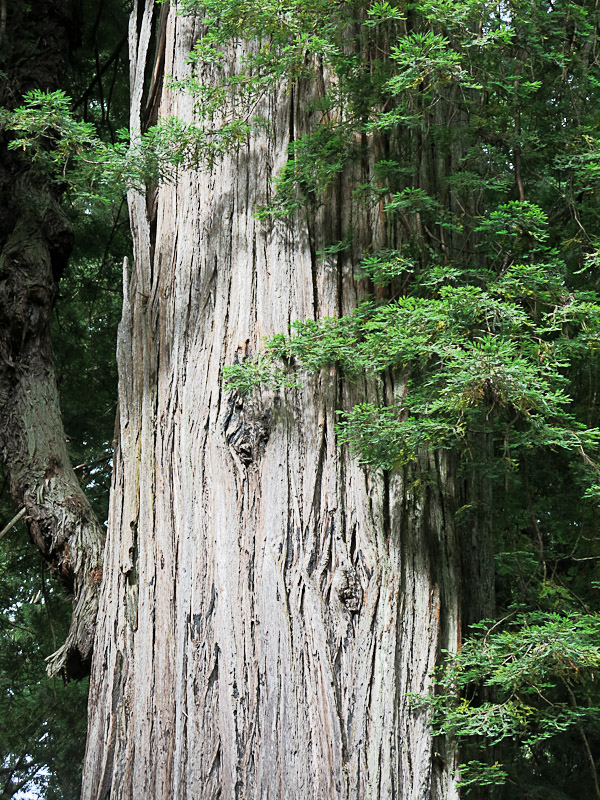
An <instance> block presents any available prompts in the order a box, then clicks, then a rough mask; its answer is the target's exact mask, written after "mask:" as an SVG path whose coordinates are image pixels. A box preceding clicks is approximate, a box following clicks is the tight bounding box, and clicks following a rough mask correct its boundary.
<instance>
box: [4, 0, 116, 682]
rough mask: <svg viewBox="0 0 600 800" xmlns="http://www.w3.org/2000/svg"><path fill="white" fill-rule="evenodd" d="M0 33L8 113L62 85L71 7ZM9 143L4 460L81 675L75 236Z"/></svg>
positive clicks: (87, 575)
mask: <svg viewBox="0 0 600 800" xmlns="http://www.w3.org/2000/svg"><path fill="white" fill-rule="evenodd" d="M40 31H44V37H43V40H42V41H40ZM3 34H4V36H3V40H2V46H3V53H4V55H5V61H4V63H3V71H4V77H3V81H2V85H1V88H0V97H1V103H2V105H3V106H4V107H8V108H14V107H15V106H16V105H17V104H18V103H19V102H20V100H21V98H22V96H23V94H24V92H26V91H28V90H31V89H43V90H48V91H54V90H56V89H58V88H59V87H61V86H63V85H64V80H65V75H66V67H67V63H68V57H69V53H70V50H71V47H72V45H73V42H74V39H75V38H76V36H77V25H76V23H75V15H74V11H73V8H71V6H70V4H69V3H65V2H60V1H59V0H57V1H56V2H47V1H45V2H34V3H32V4H31V8H26V7H24V8H21V7H19V6H18V4H12V5H10V6H9V8H8V11H7V17H6V28H5V30H4V31H3ZM7 144H8V137H7V135H6V132H5V131H0V149H1V151H2V159H1V161H0V163H1V166H0V408H1V409H2V413H1V415H0V453H1V455H2V458H3V461H4V463H5V465H6V468H7V470H8V474H9V478H10V488H11V494H12V496H13V498H14V500H15V503H16V504H17V506H18V508H25V521H26V522H27V524H28V528H29V533H30V536H31V538H32V540H33V542H34V543H35V544H36V545H37V547H38V548H39V549H40V551H41V552H42V554H43V555H44V557H45V558H46V559H47V561H48V563H49V565H50V567H51V569H52V571H53V572H54V573H55V574H56V575H57V576H58V577H59V578H60V579H61V580H62V582H63V584H64V585H65V586H66V587H67V589H68V590H69V591H70V592H72V593H73V595H74V610H73V619H72V623H71V627H70V630H69V634H68V639H67V641H66V643H65V644H64V645H63V647H62V648H61V649H60V650H59V651H58V652H57V653H55V654H54V655H53V656H52V658H51V660H50V665H49V670H50V671H51V672H58V671H60V670H62V671H64V672H65V673H66V674H67V675H70V676H75V677H80V676H81V675H83V674H85V673H86V672H87V671H89V663H90V660H91V653H92V646H93V639H94V626H95V620H96V613H97V607H98V590H99V584H100V580H101V575H102V567H101V564H102V553H103V548H104V533H103V530H102V528H101V526H100V525H99V523H98V521H97V520H96V518H95V516H94V514H93V512H92V509H91V507H90V505H89V503H88V501H87V500H86V498H85V496H84V494H83V492H82V491H81V488H80V487H79V483H78V481H77V478H76V476H75V474H74V472H73V469H72V466H71V464H70V461H69V457H68V455H67V451H66V444H65V433H64V430H63V426H62V422H61V417H60V407H59V398H58V390H57V386H56V376H55V372H54V360H53V355H52V344H51V341H50V321H51V314H52V306H53V303H54V298H55V296H56V289H57V282H58V280H59V278H60V275H61V274H62V271H63V269H64V267H65V265H66V262H67V260H68V257H69V254H70V251H71V246H72V238H73V235H72V230H71V226H70V224H69V221H68V220H67V218H66V217H65V215H64V213H63V211H62V210H61V208H60V205H59V198H60V193H59V190H58V188H57V186H56V184H54V183H53V182H52V179H51V177H50V176H47V175H43V174H41V173H39V172H37V171H36V169H35V167H34V166H32V164H31V163H30V160H29V159H28V157H27V156H22V155H20V154H18V153H17V152H14V151H8V150H7Z"/></svg>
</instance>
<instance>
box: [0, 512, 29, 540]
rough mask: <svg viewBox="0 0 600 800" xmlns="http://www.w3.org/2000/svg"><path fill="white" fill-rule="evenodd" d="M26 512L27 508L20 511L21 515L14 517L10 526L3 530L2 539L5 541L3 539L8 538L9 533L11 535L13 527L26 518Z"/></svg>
mask: <svg viewBox="0 0 600 800" xmlns="http://www.w3.org/2000/svg"><path fill="white" fill-rule="evenodd" d="M26 511H27V509H26V508H25V507H23V508H22V509H21V510H20V511H19V513H18V514H15V516H14V517H13V518H12V519H11V521H10V522H9V523H8V525H7V526H6V528H2V530H1V531H0V539H3V538H4V537H5V536H6V534H7V533H9V531H10V530H11V528H12V527H13V525H16V524H17V522H18V521H19V520H20V519H21V518H22V517H24V516H25V512H26Z"/></svg>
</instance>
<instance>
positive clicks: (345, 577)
mask: <svg viewBox="0 0 600 800" xmlns="http://www.w3.org/2000/svg"><path fill="white" fill-rule="evenodd" d="M333 587H334V589H335V591H336V592H337V596H338V597H339V598H340V602H341V603H342V604H343V605H344V606H346V608H347V609H348V611H351V612H352V613H355V612H356V611H358V610H359V608H360V607H361V604H362V589H361V588H360V583H359V580H358V577H357V575H356V572H355V571H354V570H353V569H352V567H340V568H339V569H338V570H337V571H336V573H335V575H334V576H333Z"/></svg>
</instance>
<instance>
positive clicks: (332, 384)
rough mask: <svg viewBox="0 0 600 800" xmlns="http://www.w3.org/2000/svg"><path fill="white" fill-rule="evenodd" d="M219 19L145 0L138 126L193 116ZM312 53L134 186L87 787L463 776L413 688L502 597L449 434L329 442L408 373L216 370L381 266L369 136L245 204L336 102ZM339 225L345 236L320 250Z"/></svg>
mask: <svg viewBox="0 0 600 800" xmlns="http://www.w3.org/2000/svg"><path fill="white" fill-rule="evenodd" d="M348 24H349V25H350V24H351V23H348ZM205 30H206V29H205V28H203V27H202V25H201V24H200V21H199V17H198V16H194V15H181V14H177V13H176V11H175V9H174V8H168V7H167V6H162V8H161V10H160V11H157V9H156V8H155V7H154V4H153V2H151V0H147V1H146V2H145V3H135V7H134V11H133V14H132V18H131V25H130V56H131V97H132V106H131V130H132V135H133V136H134V137H135V136H136V134H139V133H141V132H143V131H144V130H145V129H146V127H147V126H148V125H149V124H150V123H152V122H153V121H154V120H155V119H157V118H169V117H177V118H178V119H179V120H183V121H184V122H187V123H192V122H193V121H194V120H195V119H196V115H197V113H198V112H197V106H196V99H195V97H194V95H193V93H190V92H186V91H181V90H180V89H179V88H178V87H177V86H176V85H175V82H176V81H177V80H182V79H184V78H186V77H189V75H190V65H189V54H190V50H191V48H192V46H193V45H194V42H195V39H196V37H198V35H199V34H200V33H202V32H203V31H205ZM348 30H349V31H350V30H351V29H350V28H349V29H348ZM352 47H354V45H352ZM253 52H256V45H255V44H247V43H242V42H241V41H238V43H237V44H236V43H235V42H234V43H233V44H230V45H229V49H228V51H227V53H228V56H227V57H228V61H227V64H226V65H225V67H224V72H223V68H222V67H220V66H216V67H215V66H211V65H210V64H207V65H206V66H204V67H202V68H201V72H200V75H201V82H202V84H203V86H204V87H206V86H211V85H212V86H215V85H216V84H217V83H218V82H219V81H221V80H222V78H223V74H227V73H229V74H231V73H232V72H234V71H235V69H236V66H239V65H240V64H243V62H244V58H245V57H246V56H247V55H248V54H249V53H253ZM307 58H308V59H309V61H310V64H309V67H310V68H309V69H307V70H306V71H305V70H301V71H300V74H299V75H298V77H296V78H294V77H293V76H292V77H289V76H288V77H282V78H281V79H280V80H275V81H273V82H271V84H270V85H269V87H268V89H267V90H266V91H265V92H264V93H262V94H261V95H260V96H259V97H258V98H257V99H256V103H257V104H258V105H257V108H256V109H255V112H256V115H257V116H260V117H261V118H262V120H263V123H262V125H261V126H257V127H256V129H254V130H253V131H251V132H250V133H249V134H248V140H247V143H245V142H242V143H241V144H240V145H239V146H237V147H235V148H229V149H228V151H227V152H226V153H225V154H224V155H222V156H221V157H219V158H212V159H211V163H210V164H209V165H208V167H207V166H206V165H205V166H204V167H203V168H202V169H191V168H189V169H182V170H181V171H180V173H179V175H178V176H177V179H176V181H174V182H171V183H170V184H163V185H160V186H158V187H156V188H154V189H152V190H151V191H149V192H147V194H146V195H145V196H144V195H142V194H140V193H138V192H136V191H131V192H130V195H129V203H130V214H131V222H132V230H133V237H134V251H135V258H134V263H133V265H132V268H131V273H130V272H129V270H128V268H127V265H126V266H125V268H124V276H123V285H124V311H123V318H122V322H121V326H120V331H119V341H118V362H119V372H120V383H119V391H120V405H119V419H118V428H117V439H116V453H115V471H114V480H113V490H112V501H111V511H110V519H109V538H108V543H107V549H106V557H105V566H104V581H103V590H102V597H101V605H100V613H99V626H98V630H97V637H96V644H95V656H94V667H93V673H92V683H91V693H90V706H89V708H90V721H89V734H88V747H87V757H86V765H85V771H84V781H83V795H82V796H83V797H84V798H108V797H112V798H117V797H118V798H128V797H131V798H134V797H141V796H144V797H157V798H158V797H167V796H172V797H174V798H183V797H190V798H191V797H194V798H210V797H218V796H226V797H233V796H235V797H245V798H249V797H257V798H271V797H272V798H275V797H286V798H292V797H294V798H298V799H299V800H300V798H302V799H304V798H308V797H328V798H351V797H353V798H359V797H360V798H364V797H370V798H390V797H403V798H415V800H416V799H417V798H419V799H421V798H424V797H431V798H434V797H435V798H446V799H447V800H448V799H449V798H452V797H455V796H457V790H456V787H455V778H454V777H453V776H452V769H453V767H454V766H455V761H454V754H453V751H452V750H451V749H448V750H446V749H445V748H444V746H443V744H442V743H440V744H438V745H437V746H436V747H435V748H434V746H433V739H432V734H431V732H430V730H429V727H428V715H427V713H426V712H425V711H424V710H422V709H421V710H419V709H418V708H415V707H413V706H412V704H411V700H410V694H411V693H415V694H421V693H423V692H426V691H427V689H428V687H430V685H431V680H432V671H433V668H434V666H435V664H436V662H437V660H438V657H439V654H440V651H441V650H442V649H447V650H451V651H452V650H454V649H455V648H456V647H457V645H458V643H459V640H460V636H461V626H462V623H463V618H464V617H465V616H467V617H469V619H473V618H478V616H479V615H480V614H481V613H484V612H485V611H490V610H491V606H492V597H491V589H490V586H491V577H490V576H491V575H492V567H491V564H490V558H491V548H490V544H489V536H488V531H487V528H486V527H485V525H484V526H483V527H482V528H481V529H480V530H479V529H475V530H473V529H472V528H471V529H465V530H464V531H463V533H462V537H459V534H458V532H457V529H456V526H455V522H454V512H455V510H456V508H457V506H458V505H460V504H462V502H463V501H462V499H461V495H462V493H463V491H464V489H463V486H462V484H461V486H458V485H457V482H456V477H455V470H456V459H455V458H454V457H453V456H452V455H449V454H447V453H444V452H441V451H440V452H438V453H434V452H431V453H428V454H423V455H421V456H420V457H419V459H420V468H421V471H422V473H426V474H427V475H428V479H427V480H419V479H418V478H417V477H416V476H415V474H413V473H411V472H410V471H406V470H404V471H403V470H399V471H394V472H391V473H390V472H385V473H382V472H377V471H375V470H373V471H369V470H367V469H366V468H365V467H363V466H361V465H360V464H359V463H358V461H357V460H356V459H355V458H354V457H352V456H351V455H350V454H349V453H348V452H346V451H345V450H342V451H340V450H339V449H338V447H337V444H336V432H335V422H336V410H338V409H348V410H349V409H351V408H352V407H353V406H354V405H355V404H356V403H357V402H359V401H361V400H369V399H370V400H376V401H379V402H384V403H385V402H386V401H387V402H391V400H392V398H393V397H394V396H395V395H396V396H397V395H398V394H399V393H401V392H402V391H403V384H402V378H401V377H399V376H396V377H395V378H394V377H393V376H391V375H388V376H387V377H385V378H384V379H382V380H379V381H371V380H361V381H358V382H355V383H354V384H349V383H345V382H342V381H341V380H340V375H339V372H338V371H337V369H336V368H335V367H332V368H324V369H322V370H320V371H319V372H318V374H317V375H315V376H314V377H312V378H307V380H306V383H305V384H304V385H303V386H302V387H300V388H299V387H295V388H291V389H288V390H286V391H285V392H284V393H278V392H275V391H272V390H269V389H264V390H262V391H260V392H259V393H257V394H255V395H253V396H252V397H242V396H241V395H239V394H236V393H235V392H230V391H228V390H227V388H226V387H224V386H223V383H222V376H221V372H222V367H223V365H224V364H233V363H235V362H241V361H243V360H244V359H247V358H248V357H249V356H251V355H252V354H256V352H257V351H258V349H259V347H260V346H261V342H262V341H263V339H264V337H266V336H269V335H272V334H275V333H277V332H280V331H284V330H286V329H287V326H288V325H289V323H290V322H292V321H294V320H297V319H305V320H306V319H309V320H310V319H313V320H316V319H319V318H321V317H327V316H333V315H339V314H343V313H347V312H350V311H351V310H352V309H353V308H354V307H355V305H356V304H357V302H358V301H359V300H360V299H361V297H362V296H363V295H364V294H365V292H366V291H367V289H368V282H367V281H364V280H363V281H361V280H357V279H356V278H355V271H356V261H357V259H358V258H359V256H360V254H362V253H364V252H365V250H366V249H367V248H369V247H374V246H375V247H382V246H386V245H387V244H389V238H388V237H390V236H391V234H390V231H389V230H386V223H385V220H384V219H383V215H382V214H381V208H380V206H379V205H378V204H375V205H373V204H371V205H370V207H369V208H367V209H365V206H364V204H363V205H359V204H358V203H357V201H356V199H355V197H354V195H353V194H352V187H353V186H354V185H355V182H356V178H357V177H358V178H361V177H362V178H363V179H364V181H367V180H369V179H370V177H371V176H372V170H373V162H374V155H373V153H369V152H368V151H367V152H366V153H365V155H364V157H363V158H362V159H360V158H359V159H358V160H354V161H353V163H352V164H349V165H348V166H347V167H346V168H345V169H341V170H338V171H337V174H336V175H335V176H334V177H335V179H334V180H333V181H331V183H330V186H329V187H328V188H327V189H326V195H325V199H324V202H323V203H322V204H321V205H318V204H315V205H314V207H313V208H312V209H309V210H308V211H304V210H302V209H301V210H296V211H292V213H291V215H290V216H288V217H286V218H283V219H273V217H272V216H270V217H267V218H266V219H260V218H259V217H260V214H259V215H257V213H256V211H257V209H259V208H260V207H262V206H265V205H266V204H268V203H269V201H270V200H271V196H272V192H273V180H274V178H275V177H276V176H277V175H278V173H279V172H280V170H281V169H282V168H283V167H284V166H285V164H286V161H287V159H288V148H289V146H290V145H291V144H292V143H293V142H295V141H298V140H300V139H301V137H302V136H303V135H304V134H306V133H308V132H309V131H311V130H312V129H313V127H314V125H315V120H321V119H322V118H323V113H324V114H325V118H326V117H327V114H328V113H329V112H327V111H325V112H322V111H321V110H319V109H318V105H319V102H320V101H322V100H323V98H324V97H325V95H326V94H327V93H329V92H331V91H332V90H333V88H334V85H335V79H334V78H333V76H332V75H331V73H330V72H329V71H328V69H327V67H326V66H324V65H323V63H322V59H320V58H319V57H318V56H307ZM148 76H151V78H150V80H148ZM166 76H168V78H167V77H166ZM335 113H336V112H335V111H332V112H331V114H335ZM225 116H226V115H225ZM226 121H227V120H225V122H226ZM385 141H386V138H385V137H384V136H380V137H379V138H378V139H377V140H376V141H375V145H376V146H381V147H383V146H385ZM377 142H379V145H377ZM417 224H418V222H417ZM349 228H352V230H353V237H354V239H353V246H352V250H353V252H354V253H355V254H356V255H355V256H352V255H350V256H347V255H346V254H343V253H342V254H341V255H334V256H333V257H332V258H319V256H318V253H319V252H320V251H323V250H324V249H325V248H326V247H327V246H330V245H331V244H332V243H333V242H337V241H338V240H340V239H342V237H343V235H344V233H345V232H346V231H347V230H348V229H349ZM400 228H401V224H399V225H398V230H400ZM477 541H478V542H479V544H478V546H477V545H476V542H477Z"/></svg>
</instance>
